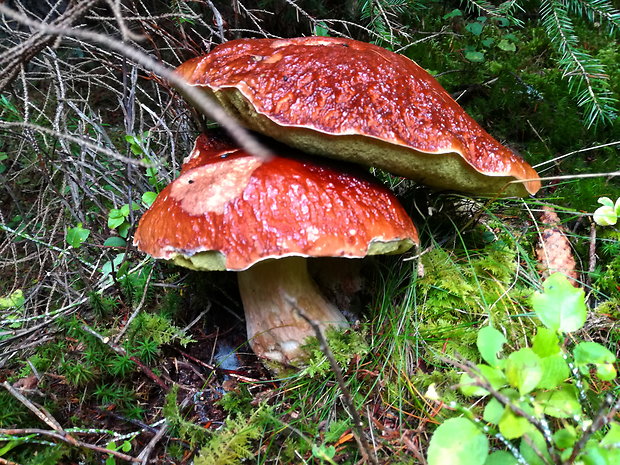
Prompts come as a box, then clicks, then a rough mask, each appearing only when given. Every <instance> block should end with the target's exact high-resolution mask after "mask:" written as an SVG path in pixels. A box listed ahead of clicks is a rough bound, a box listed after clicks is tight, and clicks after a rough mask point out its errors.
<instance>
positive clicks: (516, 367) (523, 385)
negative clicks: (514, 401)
mask: <svg viewBox="0 0 620 465" xmlns="http://www.w3.org/2000/svg"><path fill="white" fill-rule="evenodd" d="M542 375H543V373H542V364H541V361H540V357H539V356H538V355H536V354H535V353H534V351H533V350H532V349H530V348H527V347H526V348H524V349H520V350H518V351H516V352H513V353H512V354H510V356H509V357H508V359H507V361H506V378H507V379H508V382H509V383H510V385H511V386H514V387H516V388H517V389H518V390H519V393H520V394H521V395H524V394H527V393H528V392H531V391H532V390H533V389H534V388H535V387H536V385H537V384H538V383H539V382H540V380H541V378H542Z"/></svg>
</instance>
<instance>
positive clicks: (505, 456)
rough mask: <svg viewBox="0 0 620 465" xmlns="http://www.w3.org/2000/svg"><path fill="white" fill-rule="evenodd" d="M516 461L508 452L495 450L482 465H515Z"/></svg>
mask: <svg viewBox="0 0 620 465" xmlns="http://www.w3.org/2000/svg"><path fill="white" fill-rule="evenodd" d="M517 463H518V462H517V459H516V458H515V457H514V455H512V454H511V453H510V452H506V451H505V450H496V451H495V452H493V453H491V455H489V456H488V457H487V460H486V462H484V465H517Z"/></svg>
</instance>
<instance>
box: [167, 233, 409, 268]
mask: <svg viewBox="0 0 620 465" xmlns="http://www.w3.org/2000/svg"><path fill="white" fill-rule="evenodd" d="M414 245H415V244H414V243H413V241H412V240H411V239H409V238H406V239H400V240H393V241H387V242H386V241H381V240H374V241H372V242H371V243H370V245H369V246H368V251H367V252H366V254H365V255H337V254H334V255H328V256H329V257H339V258H364V257H365V256H370V255H393V254H401V253H404V252H406V251H407V250H409V249H410V248H411V247H413V246H414ZM286 257H305V258H308V257H311V255H305V254H300V253H289V254H286V253H284V254H281V255H270V256H265V257H262V258H261V259H260V260H257V261H256V262H254V263H251V264H249V265H248V266H246V267H245V268H227V267H226V256H225V255H224V254H223V253H222V252H220V251H218V250H205V251H201V252H196V253H194V254H193V255H188V254H184V253H172V254H171V255H170V256H169V259H170V261H172V262H173V263H174V264H175V265H179V266H182V267H184V268H189V269H190V270H195V271H243V270H246V269H248V268H250V267H251V266H254V265H255V264H256V263H260V262H264V261H266V260H273V259H275V260H277V259H281V258H286ZM312 257H315V256H312Z"/></svg>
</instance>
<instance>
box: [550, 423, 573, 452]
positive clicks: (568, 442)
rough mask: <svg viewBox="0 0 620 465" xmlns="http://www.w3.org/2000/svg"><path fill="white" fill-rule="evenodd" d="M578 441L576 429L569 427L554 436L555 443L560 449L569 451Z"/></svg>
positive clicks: (558, 431)
mask: <svg viewBox="0 0 620 465" xmlns="http://www.w3.org/2000/svg"><path fill="white" fill-rule="evenodd" d="M576 441H577V433H576V431H575V428H573V427H572V426H567V427H566V428H563V429H560V430H557V431H556V432H555V433H554V434H553V442H554V443H555V445H556V446H557V447H558V448H559V449H568V448H569V447H573V445H574V444H575V442H576Z"/></svg>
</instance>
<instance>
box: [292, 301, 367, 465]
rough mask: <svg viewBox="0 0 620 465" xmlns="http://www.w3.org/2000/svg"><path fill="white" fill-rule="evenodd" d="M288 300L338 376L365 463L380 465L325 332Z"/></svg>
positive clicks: (294, 303) (337, 379) (294, 302)
mask: <svg viewBox="0 0 620 465" xmlns="http://www.w3.org/2000/svg"><path fill="white" fill-rule="evenodd" d="M286 300H287V301H288V303H289V305H290V306H291V307H292V308H293V309H294V310H295V312H297V314H298V315H299V316H300V317H302V318H303V319H304V320H306V322H307V323H308V324H309V325H310V326H311V327H312V329H313V330H314V333H315V334H316V338H317V339H318V341H319V348H320V349H321V352H323V354H324V355H325V357H327V360H329V364H330V366H331V368H332V371H333V372H334V375H335V376H336V381H337V382H338V386H339V387H340V390H341V392H342V397H343V403H344V405H345V407H346V409H347V410H348V411H349V414H350V415H351V417H352V418H353V432H354V436H355V440H356V442H357V445H358V447H359V449H360V452H361V453H362V455H363V456H364V461H370V463H372V464H373V465H379V461H378V460H377V456H376V455H375V452H374V451H373V450H372V448H371V447H370V444H368V441H366V437H365V436H364V430H363V429H362V428H363V426H364V423H363V422H362V418H361V417H360V415H359V413H358V411H357V409H356V408H355V405H354V403H353V399H352V397H351V393H350V392H349V389H348V388H347V385H346V384H345V381H344V376H343V375H342V370H340V367H339V366H338V363H337V362H336V359H335V358H334V354H332V351H331V349H330V348H329V344H328V343H327V340H326V339H325V336H324V335H323V331H321V327H320V326H319V324H318V323H317V322H316V321H314V320H312V319H310V318H309V317H308V315H306V314H305V313H304V311H303V310H302V309H301V308H299V306H298V305H297V301H296V300H295V299H293V298H291V297H287V298H286Z"/></svg>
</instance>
